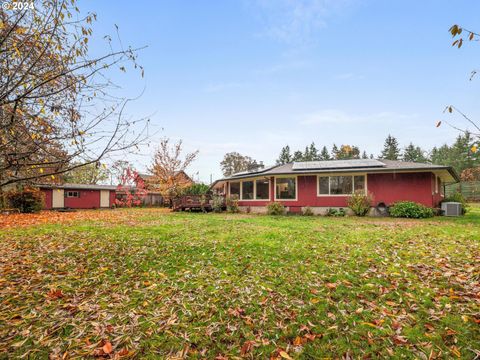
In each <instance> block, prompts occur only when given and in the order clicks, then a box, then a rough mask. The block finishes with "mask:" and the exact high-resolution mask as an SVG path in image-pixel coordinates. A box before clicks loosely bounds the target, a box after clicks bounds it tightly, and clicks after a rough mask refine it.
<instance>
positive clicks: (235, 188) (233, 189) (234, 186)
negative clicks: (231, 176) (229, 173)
mask: <svg viewBox="0 0 480 360" xmlns="http://www.w3.org/2000/svg"><path fill="white" fill-rule="evenodd" d="M232 195H236V196H238V197H239V198H240V183H239V182H232V183H230V196H232Z"/></svg>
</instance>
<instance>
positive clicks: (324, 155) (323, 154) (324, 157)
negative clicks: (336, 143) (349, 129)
mask: <svg viewBox="0 0 480 360" xmlns="http://www.w3.org/2000/svg"><path fill="white" fill-rule="evenodd" d="M318 159H319V160H330V153H329V152H328V149H327V147H326V146H324V147H323V148H322V151H321V152H320V155H319V157H318Z"/></svg>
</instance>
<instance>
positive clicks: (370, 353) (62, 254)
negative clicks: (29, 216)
mask: <svg viewBox="0 0 480 360" xmlns="http://www.w3.org/2000/svg"><path fill="white" fill-rule="evenodd" d="M84 213H85V214H83V213H82V214H78V213H77V214H76V215H71V216H72V218H70V221H67V220H69V215H65V218H63V217H61V218H56V217H55V216H51V215H49V214H44V215H42V221H41V224H36V225H31V226H29V225H28V222H29V221H30V220H27V221H23V222H22V226H20V227H17V226H11V225H12V224H10V227H9V228H5V229H3V230H1V229H0V358H15V357H19V356H21V355H23V356H24V357H25V358H44V359H47V358H48V357H49V356H50V357H51V358H62V357H64V358H66V359H69V358H84V357H93V356H105V357H112V358H114V357H116V358H128V357H132V358H151V359H156V358H168V357H171V358H182V357H191V358H217V359H225V358H229V359H230V358H238V357H242V356H243V357H246V358H260V359H265V358H270V357H272V358H287V359H288V358H289V357H291V358H304V359H316V358H319V357H332V358H338V357H342V356H347V355H349V356H351V357H353V358H359V357H367V358H368V357H372V358H385V357H405V358H420V359H422V358H423V359H429V358H450V357H461V358H465V359H472V358H475V355H476V353H475V352H477V354H478V352H479V351H480V324H479V323H480V284H479V282H480V208H479V207H474V208H473V209H472V211H471V212H470V214H469V215H468V216H466V217H464V218H460V219H452V218H450V219H447V218H435V219H433V220H422V221H415V220H395V219H371V218H366V219H359V218H325V217H299V216H287V217H269V216H255V215H239V214H201V213H197V214H195V213H194V214H190V213H166V212H165V211H163V210H155V209H152V210H149V209H133V210H114V211H90V212H84ZM50 219H52V220H51V221H53V223H49V222H50ZM3 222H4V225H5V224H8V220H6V218H3ZM37 223H38V222H37Z"/></svg>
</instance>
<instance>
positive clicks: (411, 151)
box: [402, 143, 428, 163]
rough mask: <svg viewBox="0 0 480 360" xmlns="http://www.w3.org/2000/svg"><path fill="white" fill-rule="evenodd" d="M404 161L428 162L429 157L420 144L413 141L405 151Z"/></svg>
mask: <svg viewBox="0 0 480 360" xmlns="http://www.w3.org/2000/svg"><path fill="white" fill-rule="evenodd" d="M402 160H403V161H413V162H420V163H422V162H427V161H428V159H427V158H426V157H425V155H424V151H423V150H422V148H421V147H420V146H415V145H413V143H410V144H409V145H408V146H407V147H406V148H405V150H404V151H403V157H402Z"/></svg>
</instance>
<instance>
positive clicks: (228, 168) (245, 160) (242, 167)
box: [220, 152, 264, 176]
mask: <svg viewBox="0 0 480 360" xmlns="http://www.w3.org/2000/svg"><path fill="white" fill-rule="evenodd" d="M220 167H221V169H222V173H223V176H230V175H233V174H236V173H239V172H242V171H252V170H257V169H261V168H263V167H264V165H263V162H261V161H257V160H254V159H252V158H251V157H250V156H245V155H242V154H239V153H238V152H230V153H227V154H225V156H224V157H223V160H222V161H221V162H220Z"/></svg>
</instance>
